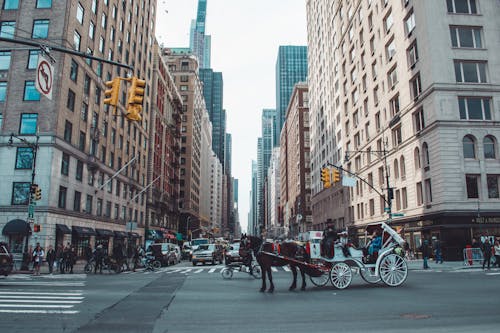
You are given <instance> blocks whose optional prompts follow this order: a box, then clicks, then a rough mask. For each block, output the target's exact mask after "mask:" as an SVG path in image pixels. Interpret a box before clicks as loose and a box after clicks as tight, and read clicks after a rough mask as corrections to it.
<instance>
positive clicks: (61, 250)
mask: <svg viewBox="0 0 500 333" xmlns="http://www.w3.org/2000/svg"><path fill="white" fill-rule="evenodd" d="M56 259H57V266H58V267H59V273H61V274H64V268H65V266H66V264H65V263H64V248H63V245H62V244H57V250H56Z"/></svg>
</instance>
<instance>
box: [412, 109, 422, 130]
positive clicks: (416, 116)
mask: <svg viewBox="0 0 500 333" xmlns="http://www.w3.org/2000/svg"><path fill="white" fill-rule="evenodd" d="M413 126H414V129H415V133H418V132H420V131H421V130H423V129H424V128H425V120H424V109H423V108H420V109H419V110H417V111H416V112H414V113H413Z"/></svg>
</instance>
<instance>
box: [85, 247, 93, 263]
mask: <svg viewBox="0 0 500 333" xmlns="http://www.w3.org/2000/svg"><path fill="white" fill-rule="evenodd" d="M84 253H85V260H87V263H88V262H89V261H90V259H92V246H91V245H90V244H87V246H86V247H85V250H84Z"/></svg>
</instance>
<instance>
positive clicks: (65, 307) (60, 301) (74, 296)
mask: <svg viewBox="0 0 500 333" xmlns="http://www.w3.org/2000/svg"><path fill="white" fill-rule="evenodd" d="M84 299H85V296H83V291H81V290H79V291H71V292H57V291H55V292H47V291H44V292H39V291H19V290H15V289H12V290H10V289H7V290H5V289H2V290H1V291H0V313H22V314H68V315H69V314H77V313H79V311H78V310H77V309H75V306H76V305H78V304H81V303H82V302H83V301H84Z"/></svg>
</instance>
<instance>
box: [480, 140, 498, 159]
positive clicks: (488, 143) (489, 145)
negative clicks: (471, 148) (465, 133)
mask: <svg viewBox="0 0 500 333" xmlns="http://www.w3.org/2000/svg"><path fill="white" fill-rule="evenodd" d="M483 149H484V158H496V154H495V139H494V138H493V137H492V136H489V135H488V136H485V137H484V139H483Z"/></svg>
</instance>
